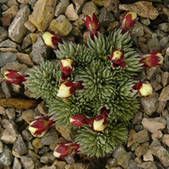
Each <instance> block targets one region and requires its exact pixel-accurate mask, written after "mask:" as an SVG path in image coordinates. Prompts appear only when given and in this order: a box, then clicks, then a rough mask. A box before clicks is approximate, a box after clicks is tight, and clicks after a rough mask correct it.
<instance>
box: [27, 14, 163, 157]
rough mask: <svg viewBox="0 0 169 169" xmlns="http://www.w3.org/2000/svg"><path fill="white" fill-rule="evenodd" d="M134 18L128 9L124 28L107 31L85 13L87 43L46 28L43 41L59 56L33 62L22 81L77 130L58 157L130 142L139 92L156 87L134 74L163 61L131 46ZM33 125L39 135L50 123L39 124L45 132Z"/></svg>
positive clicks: (100, 153)
mask: <svg viewBox="0 0 169 169" xmlns="http://www.w3.org/2000/svg"><path fill="white" fill-rule="evenodd" d="M136 17H137V16H136V14H135V13H132V12H130V13H127V14H126V15H125V16H124V18H123V21H122V27H121V28H119V29H117V30H116V31H114V32H112V33H109V35H107V36H105V35H103V34H101V33H100V32H99V27H100V25H99V23H98V20H97V17H96V16H95V15H93V16H86V18H85V19H84V21H85V24H86V27H87V29H88V30H89V32H90V34H89V38H88V42H87V45H84V44H76V43H73V42H67V41H64V40H61V39H60V38H59V37H58V35H54V34H53V33H50V32H49V33H47V32H45V33H44V35H43V40H44V42H45V43H46V45H47V46H49V47H51V48H53V49H55V50H54V52H55V54H56V59H54V60H46V61H45V62H43V63H41V64H40V65H39V66H36V67H34V68H33V69H32V71H30V72H29V73H28V75H27V78H26V82H24V83H25V85H26V87H27V88H28V89H29V90H30V91H31V92H33V93H34V94H35V96H36V98H43V99H44V100H45V101H46V102H47V105H48V108H49V114H48V116H49V117H50V120H53V121H55V122H56V123H57V124H59V125H64V126H67V127H71V128H72V129H73V130H74V133H76V134H75V135H74V142H73V143H70V142H67V143H66V142H65V143H60V144H59V145H58V146H57V147H56V148H55V151H54V155H55V156H56V157H57V158H64V157H66V156H68V155H75V154H76V153H77V152H79V153H81V154H84V155H87V156H89V157H97V158H100V157H105V156H106V155H107V154H109V153H112V152H113V150H114V149H115V148H116V146H118V145H119V144H122V143H125V142H126V140H127V136H128V128H127V127H128V126H129V124H130V120H131V119H132V118H133V116H134V114H135V113H136V112H137V111H138V109H139V100H138V96H142V97H149V95H150V94H152V92H153V89H152V87H151V84H149V82H138V81H137V80H135V77H136V76H137V74H138V73H139V72H140V71H141V70H142V68H143V66H144V65H146V66H148V67H151V66H156V65H159V64H161V63H162V61H161V60H162V56H161V54H159V53H158V52H154V53H150V54H148V55H145V56H142V57H141V56H140V55H139V54H138V53H137V52H136V50H135V49H134V48H133V46H132V42H131V37H130V34H129V33H128V31H127V30H128V29H130V28H131V27H132V26H134V23H135V22H136V20H137V18H136ZM56 40H58V41H56ZM52 123H53V122H52ZM37 124H38V122H37ZM30 126H31V127H34V128H35V129H33V130H32V128H30V129H31V131H32V132H33V134H34V135H36V134H40V135H41V134H43V132H44V131H46V129H48V128H49V126H50V125H49V124H48V123H46V122H45V123H44V124H42V125H40V128H41V127H43V128H42V130H41V132H38V131H39V129H36V128H38V127H39V125H34V123H31V124H30ZM35 130H36V131H35Z"/></svg>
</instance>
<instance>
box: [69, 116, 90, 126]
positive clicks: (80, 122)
mask: <svg viewBox="0 0 169 169" xmlns="http://www.w3.org/2000/svg"><path fill="white" fill-rule="evenodd" d="M70 123H71V124H72V125H73V126H76V127H83V126H84V125H86V124H88V123H89V120H88V118H86V117H85V116H84V115H82V114H76V115H73V116H72V117H71V118H70Z"/></svg>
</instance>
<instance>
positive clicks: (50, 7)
mask: <svg viewBox="0 0 169 169" xmlns="http://www.w3.org/2000/svg"><path fill="white" fill-rule="evenodd" d="M55 6H56V0H38V1H37V2H36V4H35V6H34V9H33V13H32V14H31V15H30V16H29V21H30V22H32V23H33V24H34V25H35V26H36V28H37V29H38V30H39V31H45V30H46V28H47V27H48V26H49V24H50V22H51V21H52V19H53V17H54V12H55Z"/></svg>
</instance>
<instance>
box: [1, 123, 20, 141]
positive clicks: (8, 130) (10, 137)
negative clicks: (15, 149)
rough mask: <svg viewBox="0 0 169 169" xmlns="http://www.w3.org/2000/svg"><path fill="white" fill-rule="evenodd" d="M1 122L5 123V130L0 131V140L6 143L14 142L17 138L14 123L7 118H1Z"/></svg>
mask: <svg viewBox="0 0 169 169" xmlns="http://www.w3.org/2000/svg"><path fill="white" fill-rule="evenodd" d="M3 123H5V126H4V128H5V130H4V131H3V133H2V136H1V140H2V141H3V142H4V143H6V144H13V143H15V141H16V138H17V131H16V129H15V125H14V124H13V123H12V122H10V121H8V120H3Z"/></svg>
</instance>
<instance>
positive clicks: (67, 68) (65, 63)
mask: <svg viewBox="0 0 169 169" xmlns="http://www.w3.org/2000/svg"><path fill="white" fill-rule="evenodd" d="M60 63H61V70H62V72H63V73H64V74H65V75H66V76H70V74H71V73H72V71H73V60H72V59H62V60H61V61H60Z"/></svg>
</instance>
